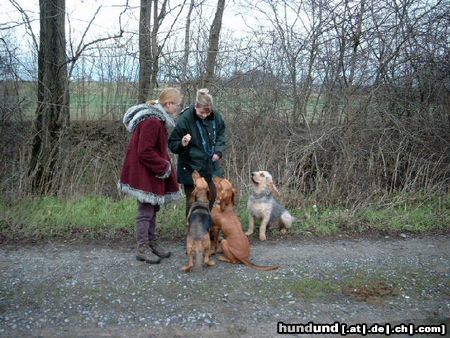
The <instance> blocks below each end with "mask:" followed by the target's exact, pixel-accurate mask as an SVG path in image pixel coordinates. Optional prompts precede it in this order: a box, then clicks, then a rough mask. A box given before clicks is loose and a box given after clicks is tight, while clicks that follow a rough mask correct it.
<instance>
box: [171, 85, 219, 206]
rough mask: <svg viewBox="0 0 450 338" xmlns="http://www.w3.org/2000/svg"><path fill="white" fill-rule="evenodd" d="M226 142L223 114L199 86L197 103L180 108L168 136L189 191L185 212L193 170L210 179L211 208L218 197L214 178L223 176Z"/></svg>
mask: <svg viewBox="0 0 450 338" xmlns="http://www.w3.org/2000/svg"><path fill="white" fill-rule="evenodd" d="M226 143H227V135H226V126H225V122H224V120H223V117H222V114H221V113H220V112H218V111H217V110H216V109H215V107H214V101H213V97H212V96H211V94H209V91H208V89H206V88H204V89H199V90H198V91H197V97H196V100H195V104H193V105H191V106H189V107H187V108H185V109H184V110H182V111H181V112H180V115H179V116H178V119H177V123H176V126H175V129H174V130H173V131H172V133H171V134H170V137H169V149H170V150H171V151H172V152H173V153H174V154H178V164H177V177H178V182H179V183H181V184H183V187H184V192H185V194H186V215H187V214H188V212H189V208H190V203H189V198H190V196H191V193H192V191H193V190H194V182H193V181H192V172H193V171H194V170H197V171H198V172H199V173H200V175H201V176H202V177H204V178H205V179H206V181H207V182H208V185H209V189H210V193H211V194H210V204H209V205H210V208H212V206H213V204H214V200H215V199H216V188H215V186H214V183H213V181H212V178H213V177H214V176H219V177H223V174H224V171H223V169H222V168H221V166H220V162H221V159H222V157H223V153H224V150H225V147H226Z"/></svg>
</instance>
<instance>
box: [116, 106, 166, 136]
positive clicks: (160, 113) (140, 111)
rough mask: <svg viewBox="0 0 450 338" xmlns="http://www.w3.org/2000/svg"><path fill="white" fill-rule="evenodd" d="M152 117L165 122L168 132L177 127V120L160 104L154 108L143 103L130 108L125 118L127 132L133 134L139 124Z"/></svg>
mask: <svg viewBox="0 0 450 338" xmlns="http://www.w3.org/2000/svg"><path fill="white" fill-rule="evenodd" d="M150 117H154V118H157V119H158V120H161V121H164V122H165V125H166V128H167V129H168V130H169V129H171V128H174V127H175V120H174V119H173V118H172V117H171V116H170V115H169V114H167V112H166V111H165V109H164V108H163V106H161V104H159V103H157V104H155V105H154V106H152V105H148V104H147V103H142V104H138V105H136V106H133V107H130V108H128V110H127V112H126V113H125V115H124V116H123V124H124V125H125V127H126V128H127V130H128V131H129V132H130V133H132V132H133V131H134V130H135V129H136V127H137V126H138V124H139V123H141V122H142V121H144V120H146V119H148V118H150Z"/></svg>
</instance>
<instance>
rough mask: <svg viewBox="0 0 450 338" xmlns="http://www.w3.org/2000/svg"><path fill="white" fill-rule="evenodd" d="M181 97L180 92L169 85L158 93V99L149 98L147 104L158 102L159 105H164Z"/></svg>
mask: <svg viewBox="0 0 450 338" xmlns="http://www.w3.org/2000/svg"><path fill="white" fill-rule="evenodd" d="M180 99H181V92H180V91H179V90H178V89H177V88H173V87H169V88H166V89H164V90H163V91H162V92H161V94H159V99H158V100H149V101H147V104H149V105H152V106H153V105H155V104H157V103H160V104H161V106H163V107H164V106H165V105H166V104H167V103H170V102H176V101H178V100H180Z"/></svg>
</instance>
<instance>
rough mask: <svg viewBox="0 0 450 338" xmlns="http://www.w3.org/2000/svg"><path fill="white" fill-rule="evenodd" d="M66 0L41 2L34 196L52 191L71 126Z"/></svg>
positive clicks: (33, 162)
mask: <svg viewBox="0 0 450 338" xmlns="http://www.w3.org/2000/svg"><path fill="white" fill-rule="evenodd" d="M65 5H66V3H65V0H40V1H39V7H40V38H39V58H38V63H39V70H38V107H37V109H36V119H35V122H34V138H33V149H32V153H31V161H30V170H29V174H30V175H31V177H32V189H33V191H34V192H35V193H47V192H49V191H50V190H51V188H52V176H53V173H54V170H55V164H56V161H57V156H58V153H59V147H60V141H59V140H60V137H61V133H62V132H63V131H64V128H65V127H66V126H67V125H68V124H69V91H68V90H67V89H68V78H67V62H66V61H67V59H66V52H65V48H66V37H65Z"/></svg>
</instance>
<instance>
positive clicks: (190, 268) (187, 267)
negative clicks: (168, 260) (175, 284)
mask: <svg viewBox="0 0 450 338" xmlns="http://www.w3.org/2000/svg"><path fill="white" fill-rule="evenodd" d="M192 268H193V266H189V265H186V266H183V268H182V270H183V272H190V271H191V270H192Z"/></svg>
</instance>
